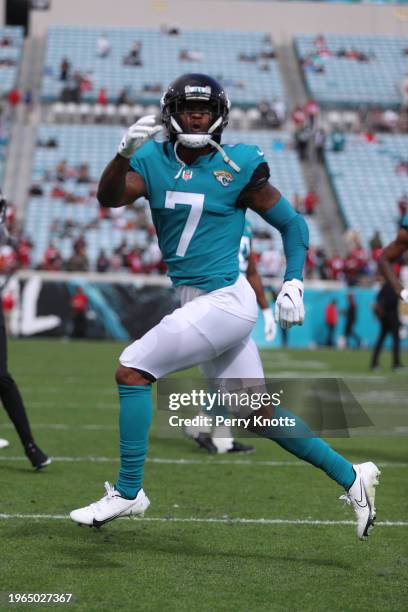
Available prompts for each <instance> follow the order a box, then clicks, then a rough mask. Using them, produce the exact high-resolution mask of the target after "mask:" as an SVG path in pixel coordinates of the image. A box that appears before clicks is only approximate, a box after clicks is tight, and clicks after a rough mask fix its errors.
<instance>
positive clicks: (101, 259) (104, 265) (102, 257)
mask: <svg viewBox="0 0 408 612" xmlns="http://www.w3.org/2000/svg"><path fill="white" fill-rule="evenodd" d="M109 266H110V261H109V258H108V257H107V255H106V253H105V251H104V249H101V250H100V251H99V255H98V258H97V260H96V271H97V272H100V273H104V272H107V271H108V270H109Z"/></svg>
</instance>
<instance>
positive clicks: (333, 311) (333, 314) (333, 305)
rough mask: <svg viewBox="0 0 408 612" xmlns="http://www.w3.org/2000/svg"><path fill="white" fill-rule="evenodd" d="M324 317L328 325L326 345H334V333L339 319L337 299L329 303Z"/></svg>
mask: <svg viewBox="0 0 408 612" xmlns="http://www.w3.org/2000/svg"><path fill="white" fill-rule="evenodd" d="M324 317H325V322H326V327H327V339H326V346H330V347H334V334H335V331H336V325H337V321H338V320H339V313H338V310H337V302H336V300H332V301H331V302H330V303H329V304H327V306H326V309H325V313H324Z"/></svg>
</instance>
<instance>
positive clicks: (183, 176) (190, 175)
mask: <svg viewBox="0 0 408 612" xmlns="http://www.w3.org/2000/svg"><path fill="white" fill-rule="evenodd" d="M223 148H224V150H225V152H226V154H227V155H228V156H229V157H231V158H232V159H233V160H234V162H235V163H236V164H238V166H239V167H240V168H241V171H240V172H235V171H234V170H233V169H232V168H231V167H230V166H229V165H228V164H226V163H225V162H224V160H223V158H222V156H221V154H220V153H219V152H218V151H213V152H211V153H209V154H208V155H202V156H200V157H199V158H198V159H197V160H196V161H195V162H194V163H193V164H191V165H190V166H188V165H186V166H185V167H184V169H183V171H182V172H180V168H181V165H180V163H179V162H178V161H177V159H176V157H175V155H174V148H173V146H172V145H171V144H170V143H158V142H155V141H149V142H147V143H146V144H145V145H143V147H141V148H140V149H139V150H138V151H137V152H136V153H135V155H134V156H133V157H132V159H131V160H130V165H131V167H132V168H133V170H135V171H136V172H138V173H139V174H140V175H141V176H142V177H143V179H144V182H145V185H146V189H147V193H148V196H147V198H148V200H149V204H150V208H151V212H152V218H153V223H154V226H155V228H156V232H157V237H158V241H159V246H160V250H161V252H162V255H163V259H164V261H165V263H166V264H167V267H168V273H169V276H170V278H171V280H172V282H173V284H174V285H176V286H177V285H192V286H194V287H198V288H199V289H203V290H204V291H214V290H215V289H219V288H221V287H226V286H228V285H232V284H233V283H234V282H235V281H236V279H237V277H238V274H239V265H238V251H239V245H240V240H241V236H242V233H243V229H244V222H245V208H243V207H238V206H237V205H236V203H237V199H238V196H239V194H240V193H241V191H242V190H243V189H244V187H245V186H246V185H247V184H248V183H249V182H250V180H251V177H252V174H253V172H254V170H255V169H256V168H257V166H258V165H259V164H260V163H262V162H264V156H263V153H262V151H260V150H259V149H258V148H257V147H256V146H252V145H245V144H237V145H223Z"/></svg>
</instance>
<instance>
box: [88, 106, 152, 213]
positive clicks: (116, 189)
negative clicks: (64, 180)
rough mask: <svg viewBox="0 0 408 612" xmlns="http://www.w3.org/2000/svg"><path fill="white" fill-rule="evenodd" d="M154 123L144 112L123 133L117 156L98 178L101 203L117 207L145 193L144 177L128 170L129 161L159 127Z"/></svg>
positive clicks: (109, 206) (108, 206) (98, 193)
mask: <svg viewBox="0 0 408 612" xmlns="http://www.w3.org/2000/svg"><path fill="white" fill-rule="evenodd" d="M154 124H155V118H154V115H147V116H146V117H142V118H141V119H139V121H136V123H134V124H133V125H131V126H130V128H129V129H128V130H127V132H126V133H125V134H124V136H123V138H122V140H121V142H120V145H119V147H118V153H117V155H116V156H115V157H114V158H113V159H112V161H110V162H109V164H108V165H107V166H106V168H105V170H104V171H103V173H102V176H101V179H100V181H99V185H98V192H97V198H98V200H99V203H100V204H101V206H104V207H107V208H116V207H118V206H123V205H124V204H132V203H133V202H134V201H135V200H137V198H140V197H142V196H145V195H146V185H145V182H144V180H143V177H142V176H141V175H140V174H138V173H137V172H132V171H131V170H130V165H129V160H130V158H131V157H133V155H134V154H135V153H136V151H137V150H138V149H140V147H142V146H143V145H144V144H145V142H147V141H148V140H149V139H150V138H153V136H154V135H155V134H156V133H157V132H158V131H159V130H161V129H162V128H161V126H159V125H154Z"/></svg>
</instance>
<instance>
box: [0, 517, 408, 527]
mask: <svg viewBox="0 0 408 612" xmlns="http://www.w3.org/2000/svg"><path fill="white" fill-rule="evenodd" d="M123 518H127V517H123ZM12 519H38V520H41V519H43V520H68V519H69V517H68V516H67V515H65V514H0V520H12ZM139 520H141V521H148V522H155V523H213V524H214V523H215V524H217V523H218V524H226V525H231V524H238V525H313V526H320V525H354V524H355V523H354V521H319V520H314V519H281V518H275V519H265V518H260V519H247V518H229V517H222V518H198V517H188V518H177V517H160V516H152V517H146V518H142V519H139ZM375 525H376V527H377V526H381V527H408V521H378V522H376V524H375Z"/></svg>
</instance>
